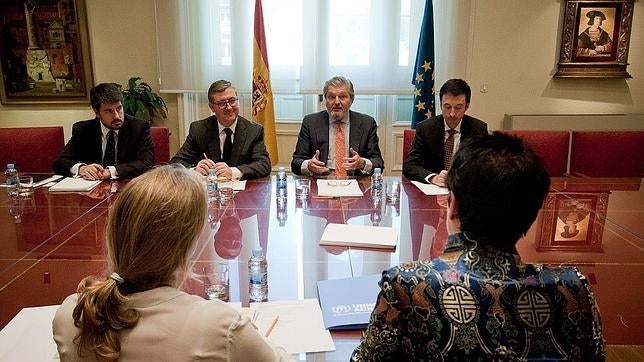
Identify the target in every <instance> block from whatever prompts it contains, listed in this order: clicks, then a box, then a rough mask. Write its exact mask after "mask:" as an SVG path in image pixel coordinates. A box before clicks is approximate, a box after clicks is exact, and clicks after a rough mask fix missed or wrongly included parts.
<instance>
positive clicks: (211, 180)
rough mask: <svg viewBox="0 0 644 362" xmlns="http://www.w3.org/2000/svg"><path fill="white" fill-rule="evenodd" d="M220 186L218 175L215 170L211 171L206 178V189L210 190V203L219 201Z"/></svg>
mask: <svg viewBox="0 0 644 362" xmlns="http://www.w3.org/2000/svg"><path fill="white" fill-rule="evenodd" d="M217 188H218V184H217V174H216V173H215V170H213V169H209V170H208V176H207V178H206V189H207V190H208V203H212V202H213V201H215V200H217V197H218V196H219V195H218V191H217Z"/></svg>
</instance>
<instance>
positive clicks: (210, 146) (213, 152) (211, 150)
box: [198, 116, 222, 162]
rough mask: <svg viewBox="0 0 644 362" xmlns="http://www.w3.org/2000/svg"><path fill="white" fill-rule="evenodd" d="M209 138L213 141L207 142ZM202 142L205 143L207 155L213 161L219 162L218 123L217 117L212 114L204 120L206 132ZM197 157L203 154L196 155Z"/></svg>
mask: <svg viewBox="0 0 644 362" xmlns="http://www.w3.org/2000/svg"><path fill="white" fill-rule="evenodd" d="M209 140H213V141H214V142H208V141H209ZM202 142H203V144H205V145H206V149H207V150H208V157H209V158H210V159H211V160H213V161H215V162H221V161H222V159H221V146H219V123H218V122H217V118H216V117H215V116H212V118H210V119H209V120H208V122H206V132H205V133H204V139H203V140H202ZM198 157H199V159H201V157H203V155H199V156H198Z"/></svg>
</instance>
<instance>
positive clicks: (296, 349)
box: [250, 299, 335, 354]
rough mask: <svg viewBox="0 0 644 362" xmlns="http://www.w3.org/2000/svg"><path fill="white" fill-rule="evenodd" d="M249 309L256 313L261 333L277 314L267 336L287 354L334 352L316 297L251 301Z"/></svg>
mask: <svg viewBox="0 0 644 362" xmlns="http://www.w3.org/2000/svg"><path fill="white" fill-rule="evenodd" d="M250 309H251V311H252V312H251V315H252V314H253V313H254V312H255V311H257V313H258V316H257V320H256V325H257V328H258V329H259V331H260V332H261V333H262V334H264V333H265V332H266V330H267V329H268V327H269V326H270V324H271V322H272V321H273V320H274V319H275V317H276V316H279V318H278V320H277V323H276V324H275V327H274V328H273V330H272V331H271V334H270V335H269V336H268V339H269V340H270V341H271V342H272V343H274V344H275V345H278V346H281V347H283V348H284V349H285V350H286V352H288V353H291V354H293V353H302V352H325V351H335V345H334V344H333V339H331V334H330V333H329V331H328V330H326V329H325V328H324V322H323V320H322V310H321V309H320V305H319V304H318V300H317V299H304V300H289V301H276V302H264V303H251V305H250Z"/></svg>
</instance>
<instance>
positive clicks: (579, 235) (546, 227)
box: [537, 192, 609, 251]
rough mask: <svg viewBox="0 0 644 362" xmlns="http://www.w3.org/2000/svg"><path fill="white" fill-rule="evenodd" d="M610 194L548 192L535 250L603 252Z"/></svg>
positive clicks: (539, 219)
mask: <svg viewBox="0 0 644 362" xmlns="http://www.w3.org/2000/svg"><path fill="white" fill-rule="evenodd" d="M608 196H609V192H593V193H590V192H580V193H565V194H560V193H550V194H548V195H547V196H546V200H545V201H544V205H543V208H542V213H541V216H540V217H539V218H538V222H539V223H540V226H539V227H538V229H537V250H539V251H544V250H568V251H602V248H601V245H602V236H603V232H604V222H605V220H606V208H607V206H608Z"/></svg>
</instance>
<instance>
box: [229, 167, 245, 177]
mask: <svg viewBox="0 0 644 362" xmlns="http://www.w3.org/2000/svg"><path fill="white" fill-rule="evenodd" d="M230 172H232V174H233V180H241V178H242V176H244V174H242V172H241V171H239V169H238V168H237V167H231V168H230Z"/></svg>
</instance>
